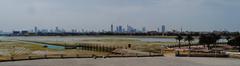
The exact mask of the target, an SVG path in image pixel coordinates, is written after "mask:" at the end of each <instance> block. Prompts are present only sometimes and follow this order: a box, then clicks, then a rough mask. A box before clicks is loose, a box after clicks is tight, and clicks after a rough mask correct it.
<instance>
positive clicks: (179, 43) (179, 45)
mask: <svg viewBox="0 0 240 66" xmlns="http://www.w3.org/2000/svg"><path fill="white" fill-rule="evenodd" d="M178 48H179V49H180V48H181V40H178Z"/></svg>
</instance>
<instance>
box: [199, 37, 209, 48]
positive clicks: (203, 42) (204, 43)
mask: <svg viewBox="0 0 240 66" xmlns="http://www.w3.org/2000/svg"><path fill="white" fill-rule="evenodd" d="M207 39H208V38H207V36H206V35H200V37H199V44H202V45H203V46H204V48H205V47H206V46H205V45H206V41H207Z"/></svg>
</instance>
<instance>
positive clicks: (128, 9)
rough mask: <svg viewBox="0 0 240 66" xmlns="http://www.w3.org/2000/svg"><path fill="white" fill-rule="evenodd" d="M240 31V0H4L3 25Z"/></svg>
mask: <svg viewBox="0 0 240 66" xmlns="http://www.w3.org/2000/svg"><path fill="white" fill-rule="evenodd" d="M111 24H113V25H114V26H117V25H123V26H126V25H131V26H133V27H136V28H138V29H141V28H142V27H146V28H147V30H157V28H158V27H161V25H166V28H167V30H173V29H175V30H180V28H183V30H184V31H212V30H228V31H240V29H239V28H240V26H239V25H240V0H0V30H2V31H12V30H31V29H33V28H34V27H35V26H37V27H38V28H39V29H54V28H55V27H56V26H58V27H60V28H64V29H66V30H70V29H79V30H80V29H86V30H96V31H97V30H102V29H104V30H110V25H111Z"/></svg>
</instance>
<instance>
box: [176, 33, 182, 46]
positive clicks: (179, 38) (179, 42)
mask: <svg viewBox="0 0 240 66" xmlns="http://www.w3.org/2000/svg"><path fill="white" fill-rule="evenodd" d="M175 39H176V40H178V47H179V48H181V40H183V37H182V36H181V35H177V37H176V38H175Z"/></svg>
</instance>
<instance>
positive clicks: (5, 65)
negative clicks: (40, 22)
mask: <svg viewBox="0 0 240 66" xmlns="http://www.w3.org/2000/svg"><path fill="white" fill-rule="evenodd" d="M239 62H240V59H233V58H192V57H191V58H190V57H178V58H176V57H144V58H106V59H103V58H97V59H93V58H88V59H50V60H49V59H48V60H47V59H43V60H31V61H15V62H1V63H0V66H239V65H240V63H239Z"/></svg>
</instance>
